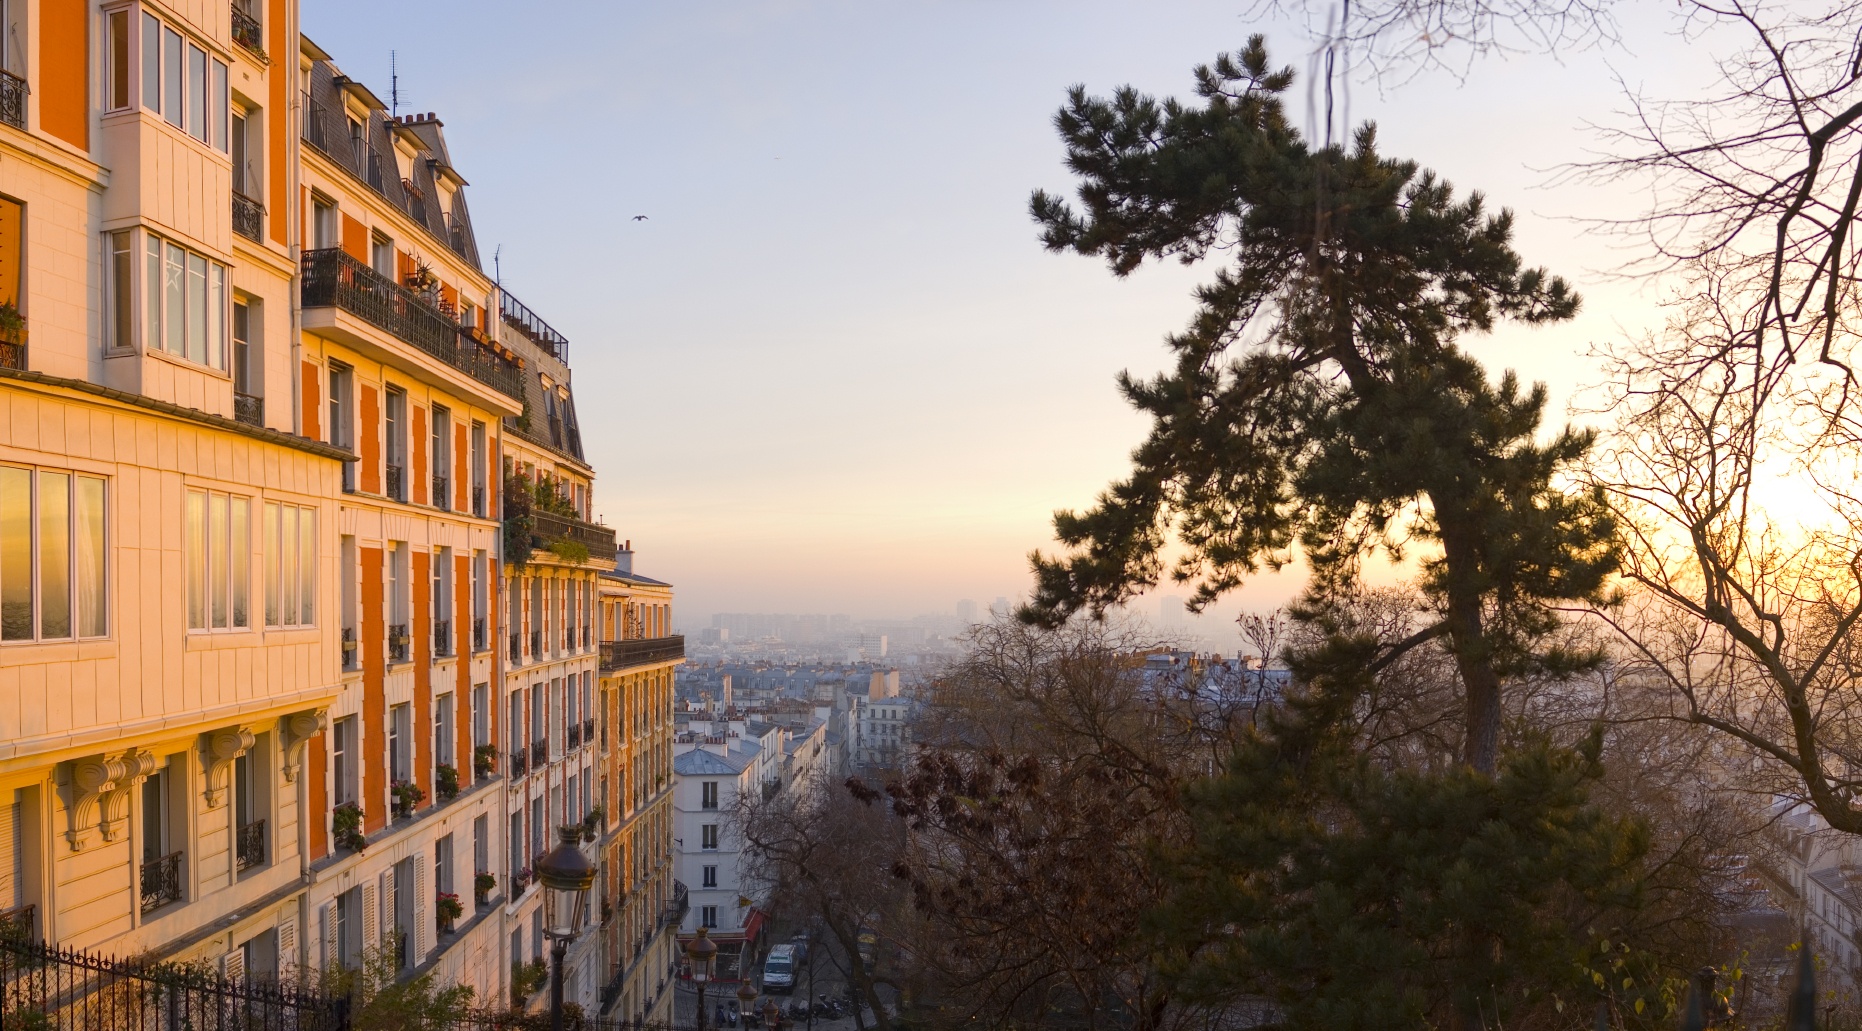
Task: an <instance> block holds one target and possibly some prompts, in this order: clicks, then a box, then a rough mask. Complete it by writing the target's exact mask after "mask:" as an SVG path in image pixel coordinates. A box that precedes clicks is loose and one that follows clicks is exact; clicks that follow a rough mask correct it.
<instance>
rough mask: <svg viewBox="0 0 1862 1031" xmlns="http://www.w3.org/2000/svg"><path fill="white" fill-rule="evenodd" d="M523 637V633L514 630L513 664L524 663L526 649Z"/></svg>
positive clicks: (512, 641)
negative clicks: (524, 648) (523, 644)
mask: <svg viewBox="0 0 1862 1031" xmlns="http://www.w3.org/2000/svg"><path fill="white" fill-rule="evenodd" d="M523 639H524V637H523V635H522V634H519V633H516V632H515V631H513V632H512V634H511V665H513V666H521V665H523V663H524V650H523V647H522V642H523Z"/></svg>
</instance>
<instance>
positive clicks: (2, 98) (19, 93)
mask: <svg viewBox="0 0 1862 1031" xmlns="http://www.w3.org/2000/svg"><path fill="white" fill-rule="evenodd" d="M30 92H32V91H31V90H30V89H28V88H27V87H26V80H25V79H22V78H20V77H19V76H17V75H14V74H13V73H12V72H9V71H5V70H3V69H0V122H5V123H6V124H8V125H10V126H12V127H13V128H15V129H24V128H25V127H26V94H27V93H30Z"/></svg>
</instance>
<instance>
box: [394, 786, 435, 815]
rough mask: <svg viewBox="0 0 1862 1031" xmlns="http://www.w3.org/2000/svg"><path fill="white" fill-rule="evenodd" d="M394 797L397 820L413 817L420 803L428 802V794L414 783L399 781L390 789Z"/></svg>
mask: <svg viewBox="0 0 1862 1031" xmlns="http://www.w3.org/2000/svg"><path fill="white" fill-rule="evenodd" d="M388 791H389V793H390V794H392V795H394V815H395V817H396V818H400V817H405V816H412V815H414V810H416V809H418V808H420V803H422V802H424V801H426V799H427V793H426V792H425V791H422V790H420V785H418V784H416V783H414V782H413V781H402V780H397V781H395V782H394V783H392V784H390V785H389V787H388Z"/></svg>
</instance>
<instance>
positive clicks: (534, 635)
mask: <svg viewBox="0 0 1862 1031" xmlns="http://www.w3.org/2000/svg"><path fill="white" fill-rule="evenodd" d="M542 657H543V631H541V630H532V631H530V658H531V660H532V661H535V660H537V659H541V658H542Z"/></svg>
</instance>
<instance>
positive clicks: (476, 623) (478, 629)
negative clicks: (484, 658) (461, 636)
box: [472, 616, 485, 652]
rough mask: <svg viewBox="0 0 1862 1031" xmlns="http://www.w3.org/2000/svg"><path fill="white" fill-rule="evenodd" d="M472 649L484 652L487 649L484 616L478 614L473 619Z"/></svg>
mask: <svg viewBox="0 0 1862 1031" xmlns="http://www.w3.org/2000/svg"><path fill="white" fill-rule="evenodd" d="M472 650H473V651H475V652H482V651H484V650H485V617H484V616H477V617H474V618H473V620H472Z"/></svg>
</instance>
